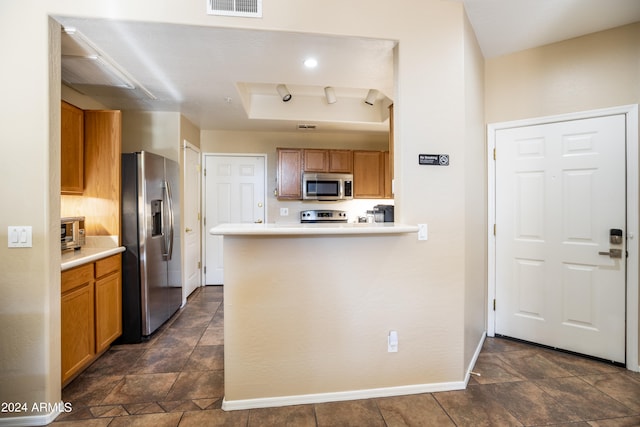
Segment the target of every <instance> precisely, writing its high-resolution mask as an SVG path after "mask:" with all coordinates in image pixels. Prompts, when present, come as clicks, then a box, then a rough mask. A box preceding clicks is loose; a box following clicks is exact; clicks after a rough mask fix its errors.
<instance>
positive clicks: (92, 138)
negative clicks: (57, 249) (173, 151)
mask: <svg viewBox="0 0 640 427" xmlns="http://www.w3.org/2000/svg"><path fill="white" fill-rule="evenodd" d="M84 116H85V122H84V125H85V126H84V134H85V163H86V166H87V169H86V173H85V177H84V178H85V189H84V202H83V204H82V215H83V216H85V217H86V223H85V224H86V228H85V231H86V233H87V236H104V235H111V236H117V235H119V234H120V216H121V215H120V189H121V185H120V179H121V171H120V167H121V166H120V163H121V160H120V153H121V152H122V148H121V147H122V135H121V122H122V118H121V113H120V111H110V110H104V111H103V110H98V111H92V110H87V111H85V112H84ZM96 200H100V203H96Z"/></svg>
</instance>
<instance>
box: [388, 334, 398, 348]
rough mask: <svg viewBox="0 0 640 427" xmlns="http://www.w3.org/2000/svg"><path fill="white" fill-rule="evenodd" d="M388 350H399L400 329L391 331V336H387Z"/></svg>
mask: <svg viewBox="0 0 640 427" xmlns="http://www.w3.org/2000/svg"><path fill="white" fill-rule="evenodd" d="M387 351H388V352H389V353H397V352H398V331H389V336H388V337H387Z"/></svg>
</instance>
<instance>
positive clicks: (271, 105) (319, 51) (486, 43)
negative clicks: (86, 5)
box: [57, 0, 640, 132]
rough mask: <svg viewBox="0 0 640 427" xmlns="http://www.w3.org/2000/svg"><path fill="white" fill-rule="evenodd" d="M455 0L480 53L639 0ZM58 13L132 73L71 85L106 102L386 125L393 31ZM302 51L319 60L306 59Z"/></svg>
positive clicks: (557, 36) (561, 36) (625, 14)
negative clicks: (284, 97)
mask: <svg viewBox="0 0 640 427" xmlns="http://www.w3.org/2000/svg"><path fill="white" fill-rule="evenodd" d="M461 1H462V2H463V3H464V5H465V8H466V10H467V14H468V16H469V19H470V21H471V25H472V26H473V28H474V31H475V32H476V35H477V38H478V41H479V44H480V47H481V49H482V52H483V54H484V55H485V57H487V58H490V57H494V56H499V55H504V54H507V53H512V52H515V51H519V50H523V49H528V48H531V47H536V46H541V45H544V44H548V43H552V42H556V41H561V40H565V39H569V38H573V37H577V36H581V35H584V34H588V33H591V32H595V31H601V30H604V29H608V28H613V27H616V26H620V25H625V24H628V23H632V22H638V21H640V0H461ZM57 19H58V21H59V22H60V23H61V24H62V25H63V26H64V27H65V28H74V29H76V30H77V31H79V32H80V33H82V35H83V36H84V37H85V38H86V39H88V40H89V41H90V43H91V44H92V45H93V46H94V47H95V48H97V49H98V51H99V52H100V53H101V54H102V55H103V57H105V58H107V59H108V60H109V61H111V62H113V63H115V64H117V66H118V67H119V68H120V69H121V70H122V71H124V72H125V74H127V75H128V76H129V77H131V78H132V79H133V80H134V82H135V85H136V87H137V89H136V90H133V91H132V90H128V89H109V90H105V88H96V87H87V86H85V87H80V86H78V87H77V88H78V89H80V90H82V91H85V92H86V93H88V94H91V96H92V97H93V98H95V99H97V100H98V101H100V102H102V103H103V104H104V105H106V106H107V107H108V108H114V109H122V110H127V109H135V110H149V111H176V112H181V113H182V114H183V115H184V116H185V117H187V118H188V119H189V120H191V121H192V122H193V123H194V124H196V125H197V126H198V127H200V128H201V129H220V130H285V131H287V130H288V131H291V130H295V129H296V128H297V127H298V125H299V124H315V125H317V130H316V131H320V132H322V131H335V130H347V131H358V132H386V131H387V130H388V121H387V120H386V119H387V114H386V110H387V109H386V106H387V104H388V103H390V102H392V98H393V48H394V46H395V42H394V41H391V40H377V39H365V38H355V37H331V36H321V35H312V34H302V33H286V32H275V31H257V30H255V31H254V30H240V29H222V28H211V27H196V26H184V25H172V24H156V23H144V22H124V21H112V20H101V19H84V18H69V17H57ZM65 49H66V48H65V45H64V44H63V54H64V53H65ZM308 57H314V58H316V59H317V60H318V63H319V65H318V67H317V68H315V69H312V70H310V69H305V68H304V66H303V64H302V62H303V60H304V59H305V58H308ZM280 83H284V84H286V85H287V87H288V88H289V90H290V92H291V93H292V94H293V98H292V100H291V101H290V102H287V103H284V102H282V101H281V100H280V98H279V96H278V95H277V92H276V91H275V86H276V85H277V84H280ZM325 86H332V87H334V89H335V93H336V97H337V99H338V102H336V103H335V104H328V103H327V101H326V99H325V98H324V92H323V88H324V87H325ZM141 87H142V88H144V89H146V92H145V91H144V90H141V89H140V88H141ZM371 88H374V89H377V90H378V91H379V92H380V95H379V97H378V102H377V103H376V105H375V106H374V107H371V106H368V105H366V104H365V103H364V102H363V99H364V98H365V96H366V95H367V91H368V90H369V89H371ZM147 93H150V94H152V96H153V98H152V97H150V96H148V95H147ZM250 117H251V118H250ZM306 132H308V130H307V131H306Z"/></svg>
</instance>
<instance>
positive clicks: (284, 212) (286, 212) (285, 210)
mask: <svg viewBox="0 0 640 427" xmlns="http://www.w3.org/2000/svg"><path fill="white" fill-rule="evenodd" d="M280 216H289V208H280Z"/></svg>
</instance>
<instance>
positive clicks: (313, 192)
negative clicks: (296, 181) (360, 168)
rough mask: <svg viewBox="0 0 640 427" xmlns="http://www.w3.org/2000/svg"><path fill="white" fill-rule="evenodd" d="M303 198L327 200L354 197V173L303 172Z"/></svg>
mask: <svg viewBox="0 0 640 427" xmlns="http://www.w3.org/2000/svg"><path fill="white" fill-rule="evenodd" d="M302 198H303V199H304V200H327V201H335V200H349V199H353V175H352V174H348V173H304V174H302Z"/></svg>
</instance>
